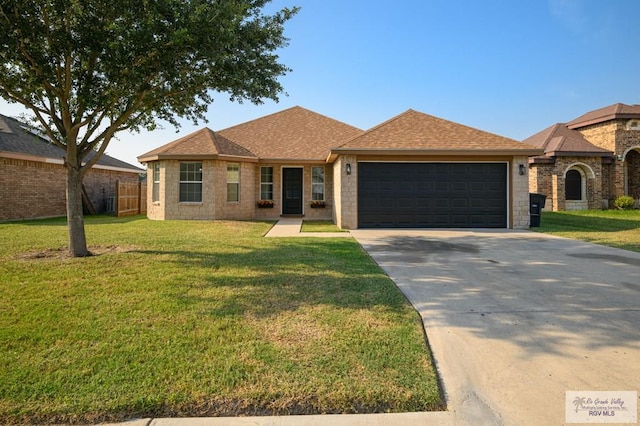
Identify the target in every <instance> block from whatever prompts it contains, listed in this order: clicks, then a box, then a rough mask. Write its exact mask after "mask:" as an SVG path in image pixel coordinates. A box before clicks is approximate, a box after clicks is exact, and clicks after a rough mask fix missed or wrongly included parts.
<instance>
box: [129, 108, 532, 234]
mask: <svg viewBox="0 0 640 426" xmlns="http://www.w3.org/2000/svg"><path fill="white" fill-rule="evenodd" d="M540 154H542V150H541V149H539V148H534V147H531V146H527V145H526V144H523V143H520V142H517V141H515V140H512V139H508V138H504V137H501V136H498V135H494V134H491V133H487V132H483V131H481V130H477V129H473V128H470V127H467V126H463V125H461V124H457V123H453V122H451V121H447V120H443V119H440V118H436V117H433V116H430V115H427V114H423V113H420V112H417V111H413V110H408V111H406V112H405V113H403V114H400V115H398V116H396V117H394V118H392V119H390V120H388V121H386V122H384V123H382V124H380V125H379V126H376V127H374V128H372V129H370V130H368V131H362V130H360V129H357V128H355V127H353V126H349V125H347V124H345V123H342V122H339V121H337V120H334V119H331V118H328V117H326V116H323V115H320V114H317V113H315V112H312V111H309V110H307V109H304V108H301V107H293V108H289V109H287V110H284V111H281V112H278V113H275V114H271V115H268V116H265V117H262V118H258V119H256V120H252V121H249V122H246V123H243V124H239V125H237V126H233V127H230V128H227V129H224V130H220V131H215V132H214V131H212V130H210V129H208V128H204V129H201V130H198V131H196V132H194V133H191V134H189V135H187V136H184V137H182V138H180V139H178V140H176V141H173V142H171V143H168V144H166V145H163V146H161V147H159V148H157V149H154V150H152V151H150V152H147V153H146V154H143V155H141V156H139V157H138V161H140V162H142V163H146V165H147V171H148V173H147V176H148V179H147V182H148V187H147V194H148V199H147V215H148V217H149V218H151V219H160V220H164V219H201V220H212V219H240V220H249V219H270V220H273V219H277V218H279V217H281V216H304V217H305V218H307V219H327V220H333V221H334V222H335V223H336V224H337V225H338V226H339V227H340V228H343V229H355V228H373V227H404V228H406V227H461V228H486V227H490V228H527V227H528V226H529V195H528V176H527V167H526V164H527V161H528V156H531V155H540Z"/></svg>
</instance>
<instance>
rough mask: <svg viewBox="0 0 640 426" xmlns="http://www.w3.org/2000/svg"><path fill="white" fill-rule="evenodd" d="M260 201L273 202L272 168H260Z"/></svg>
mask: <svg viewBox="0 0 640 426" xmlns="http://www.w3.org/2000/svg"><path fill="white" fill-rule="evenodd" d="M260 199H261V200H273V167H260Z"/></svg>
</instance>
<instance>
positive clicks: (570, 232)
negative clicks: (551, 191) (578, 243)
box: [531, 210, 640, 252]
mask: <svg viewBox="0 0 640 426" xmlns="http://www.w3.org/2000/svg"><path fill="white" fill-rule="evenodd" d="M531 230H532V231H538V232H544V233H547V234H554V235H559V236H562V237H567V238H573V239H576V240H582V241H588V242H592V243H596V244H602V245H606V246H611V247H618V248H621V249H625V250H632V251H638V252H640V210H581V211H567V212H543V213H542V218H541V221H540V228H531Z"/></svg>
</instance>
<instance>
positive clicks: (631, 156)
mask: <svg viewBox="0 0 640 426" xmlns="http://www.w3.org/2000/svg"><path fill="white" fill-rule="evenodd" d="M625 163H626V164H627V180H628V182H627V194H629V195H630V196H632V197H633V198H635V199H636V200H637V199H639V198H640V153H638V151H634V150H632V151H629V152H628V153H627V155H626V157H625Z"/></svg>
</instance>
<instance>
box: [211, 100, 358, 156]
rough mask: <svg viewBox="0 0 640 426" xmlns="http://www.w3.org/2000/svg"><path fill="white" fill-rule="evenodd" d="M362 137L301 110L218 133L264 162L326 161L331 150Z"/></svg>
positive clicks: (341, 124) (333, 122)
mask: <svg viewBox="0 0 640 426" xmlns="http://www.w3.org/2000/svg"><path fill="white" fill-rule="evenodd" d="M361 133H362V130H360V129H358V128H356V127H353V126H350V125H348V124H345V123H343V122H341V121H338V120H334V119H332V118H329V117H327V116H324V115H322V114H318V113H316V112H313V111H310V110H308V109H305V108H302V107H299V106H295V107H292V108H288V109H286V110H283V111H280V112H277V113H275V114H271V115H267V116H264V117H261V118H258V119H255V120H252V121H248V122H246V123H242V124H238V125H236V126H233V127H229V128H227V129H224V130H220V131H219V132H217V134H219V135H221V136H223V137H225V138H227V139H228V140H231V141H233V142H235V143H237V144H239V145H242V146H243V147H245V148H247V149H248V150H250V151H251V152H253V153H254V154H255V155H256V156H258V157H259V158H261V159H273V160H313V161H324V160H325V159H326V158H327V156H328V154H329V152H330V150H331V148H333V147H336V146H338V145H340V144H341V143H343V142H344V141H345V140H348V139H350V138H353V137H354V136H356V135H359V134H361Z"/></svg>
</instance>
